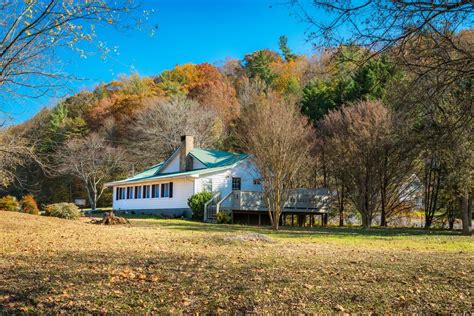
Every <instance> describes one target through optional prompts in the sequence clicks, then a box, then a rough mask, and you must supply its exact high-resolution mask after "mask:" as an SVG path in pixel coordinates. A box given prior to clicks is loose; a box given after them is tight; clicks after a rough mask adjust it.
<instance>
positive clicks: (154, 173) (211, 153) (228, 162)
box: [108, 148, 249, 185]
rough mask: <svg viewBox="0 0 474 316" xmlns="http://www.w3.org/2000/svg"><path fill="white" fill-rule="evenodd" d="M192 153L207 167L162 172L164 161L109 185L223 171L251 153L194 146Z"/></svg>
mask: <svg viewBox="0 0 474 316" xmlns="http://www.w3.org/2000/svg"><path fill="white" fill-rule="evenodd" d="M173 154H174V153H173ZM190 154H191V155H192V156H193V157H194V158H196V159H197V160H199V161H200V162H202V163H203V164H204V165H205V166H206V168H202V169H196V170H190V171H180V172H170V173H160V169H161V168H162V167H163V165H164V163H165V162H164V161H163V162H160V163H159V164H156V165H154V166H152V167H150V168H148V169H145V170H144V171H143V172H140V173H138V174H136V175H134V176H133V177H130V178H127V179H124V180H120V181H114V182H111V183H108V185H120V184H127V183H135V182H141V181H151V180H158V179H163V178H170V177H181V176H192V175H197V174H207V173H212V172H217V171H222V170H225V169H228V168H229V167H231V166H232V165H234V164H236V163H237V162H239V161H241V160H244V159H245V158H247V157H248V156H249V155H247V154H236V153H231V152H227V151H222V150H208V149H200V148H194V149H192V150H191V151H190Z"/></svg>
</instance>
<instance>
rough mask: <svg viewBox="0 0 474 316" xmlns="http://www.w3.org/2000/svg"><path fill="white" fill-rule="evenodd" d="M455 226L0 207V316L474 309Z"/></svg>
mask: <svg viewBox="0 0 474 316" xmlns="http://www.w3.org/2000/svg"><path fill="white" fill-rule="evenodd" d="M457 234H458V233H457V232H455V233H449V232H442V231H430V232H428V233H427V232H424V231H421V230H395V229H388V230H379V229H373V230H370V231H368V232H364V231H362V230H360V229H356V228H353V229H351V228H344V229H339V228H332V229H331V228H327V229H282V231H280V232H277V233H274V232H272V231H270V230H268V229H265V228H257V227H245V226H236V225H235V226H234V225H212V224H202V223H196V222H191V221H184V220H158V219H152V218H150V219H134V220H131V226H129V227H126V226H112V227H105V226H97V225H92V224H89V223H87V219H83V220H80V221H68V220H61V219H57V218H47V217H40V216H34V215H28V214H20V213H10V212H0V255H1V256H0V312H15V313H19V312H32V313H60V312H63V313H122V314H125V313H188V312H211V313H229V312H230V313H265V312H270V313H275V312H284V311H291V312H308V313H311V312H351V313H355V312H376V313H387V312H406V313H411V312H420V313H430V314H431V313H448V312H449V313H461V312H472V311H473V300H474V288H473V286H474V242H473V241H474V239H473V238H470V237H461V236H458V235H457Z"/></svg>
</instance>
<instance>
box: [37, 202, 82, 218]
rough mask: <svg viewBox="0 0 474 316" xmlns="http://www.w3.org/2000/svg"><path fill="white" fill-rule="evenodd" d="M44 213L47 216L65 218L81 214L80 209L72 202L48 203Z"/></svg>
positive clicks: (76, 216)
mask: <svg viewBox="0 0 474 316" xmlns="http://www.w3.org/2000/svg"><path fill="white" fill-rule="evenodd" d="M45 213H46V215H47V216H53V217H59V218H65V219H78V218H79V217H80V216H81V211H80V210H79V208H78V207H77V206H76V205H75V204H73V203H56V204H49V205H47V206H46V207H45Z"/></svg>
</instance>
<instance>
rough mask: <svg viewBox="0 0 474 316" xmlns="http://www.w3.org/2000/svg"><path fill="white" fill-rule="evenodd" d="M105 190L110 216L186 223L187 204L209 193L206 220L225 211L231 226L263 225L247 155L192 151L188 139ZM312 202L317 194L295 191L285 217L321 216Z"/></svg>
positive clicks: (257, 186) (256, 178)
mask: <svg viewBox="0 0 474 316" xmlns="http://www.w3.org/2000/svg"><path fill="white" fill-rule="evenodd" d="M106 185H107V186H108V187H111V188H112V189H113V210H114V211H116V212H119V213H120V212H128V213H135V214H158V215H163V216H170V217H190V216H191V210H190V208H189V206H188V198H189V197H191V196H192V195H193V194H195V193H198V192H203V191H208V192H212V193H213V199H212V200H211V201H210V202H209V203H208V205H207V206H206V214H205V220H212V219H213V218H214V216H215V214H216V213H217V212H219V211H226V212H231V214H232V218H233V220H234V221H236V222H247V223H255V224H262V223H267V221H268V216H267V212H268V211H267V209H266V207H265V204H264V203H263V198H262V186H261V183H260V174H259V172H258V170H257V168H256V167H255V164H254V163H253V162H252V160H251V159H250V157H249V155H247V154H237V153H231V152H226V151H220V150H208V149H200V148H194V144H193V137H192V136H189V135H186V136H182V137H181V146H180V147H179V148H177V149H176V150H175V151H174V152H173V153H172V154H171V155H170V157H169V158H168V159H166V160H165V161H163V162H160V163H159V164H157V165H154V166H152V167H150V168H148V169H146V170H145V171H143V172H141V173H139V174H136V175H134V176H133V177H130V178H128V179H125V180H120V181H114V182H110V183H107V184H106ZM315 196H322V195H321V192H320V191H317V192H316V191H315V190H298V191H297V192H296V191H295V194H294V196H292V198H290V199H289V201H288V203H287V204H288V206H287V209H286V214H293V213H298V214H302V212H305V214H306V213H308V212H309V213H310V214H313V215H314V214H317V215H321V214H322V212H321V209H319V208H316V207H314V205H315V203H312V202H315V201H316V200H314V197H315ZM303 200H304V201H303ZM310 204H311V205H313V206H310ZM321 217H322V218H323V217H324V216H321ZM292 219H293V215H292Z"/></svg>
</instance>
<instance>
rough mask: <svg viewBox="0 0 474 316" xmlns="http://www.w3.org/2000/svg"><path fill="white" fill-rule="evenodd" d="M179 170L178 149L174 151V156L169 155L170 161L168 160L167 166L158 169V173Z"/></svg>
mask: <svg viewBox="0 0 474 316" xmlns="http://www.w3.org/2000/svg"><path fill="white" fill-rule="evenodd" d="M178 171H179V150H178V151H177V152H175V155H174V157H171V161H168V164H167V166H166V167H165V168H164V169H163V170H161V171H160V173H170V172H178Z"/></svg>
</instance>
